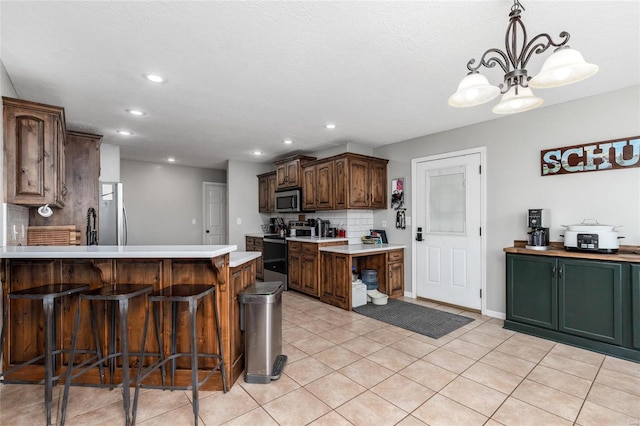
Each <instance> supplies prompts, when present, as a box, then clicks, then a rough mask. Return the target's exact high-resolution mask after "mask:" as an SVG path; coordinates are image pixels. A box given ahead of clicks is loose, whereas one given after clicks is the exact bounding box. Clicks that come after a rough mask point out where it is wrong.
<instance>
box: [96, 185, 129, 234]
mask: <svg viewBox="0 0 640 426" xmlns="http://www.w3.org/2000/svg"><path fill="white" fill-rule="evenodd" d="M98 244H100V245H102V246H126V245H127V212H126V210H125V208H124V198H123V185H122V183H120V182H100V209H99V211H98Z"/></svg>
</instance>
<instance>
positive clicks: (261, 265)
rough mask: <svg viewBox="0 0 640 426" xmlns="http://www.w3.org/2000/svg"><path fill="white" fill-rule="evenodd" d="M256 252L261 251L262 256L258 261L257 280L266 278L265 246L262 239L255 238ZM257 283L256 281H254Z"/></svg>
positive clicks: (256, 268)
mask: <svg viewBox="0 0 640 426" xmlns="http://www.w3.org/2000/svg"><path fill="white" fill-rule="evenodd" d="M253 241H254V251H259V252H260V254H261V256H260V257H259V258H257V259H256V266H255V270H256V271H255V273H256V278H260V279H263V278H264V245H263V240H262V238H254V239H253ZM254 281H255V280H254Z"/></svg>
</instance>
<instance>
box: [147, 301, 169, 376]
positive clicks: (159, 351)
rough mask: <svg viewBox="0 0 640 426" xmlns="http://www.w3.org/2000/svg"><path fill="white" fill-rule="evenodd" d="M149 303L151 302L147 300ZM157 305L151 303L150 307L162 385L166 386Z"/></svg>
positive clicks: (165, 370) (165, 371)
mask: <svg viewBox="0 0 640 426" xmlns="http://www.w3.org/2000/svg"><path fill="white" fill-rule="evenodd" d="M149 303H151V302H149ZM159 307H160V306H159V305H155V304H152V306H151V309H152V310H153V322H154V324H155V327H156V342H157V343H158V353H159V356H160V365H161V367H160V369H161V370H160V371H161V372H162V386H166V383H167V369H166V368H165V366H164V362H162V361H164V345H163V342H162V333H160V313H159V312H158V311H159Z"/></svg>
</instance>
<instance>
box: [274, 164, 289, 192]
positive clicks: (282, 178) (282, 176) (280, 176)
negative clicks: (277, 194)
mask: <svg viewBox="0 0 640 426" xmlns="http://www.w3.org/2000/svg"><path fill="white" fill-rule="evenodd" d="M276 177H277V178H276V189H282V188H287V187H288V185H287V165H286V164H278V165H277V166H276Z"/></svg>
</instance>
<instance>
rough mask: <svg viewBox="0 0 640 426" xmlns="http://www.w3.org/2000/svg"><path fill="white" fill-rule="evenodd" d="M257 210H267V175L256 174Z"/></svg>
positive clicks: (264, 211)
mask: <svg viewBox="0 0 640 426" xmlns="http://www.w3.org/2000/svg"><path fill="white" fill-rule="evenodd" d="M258 211H259V212H260V213H268V212H269V179H268V178H267V176H263V175H261V176H258Z"/></svg>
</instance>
